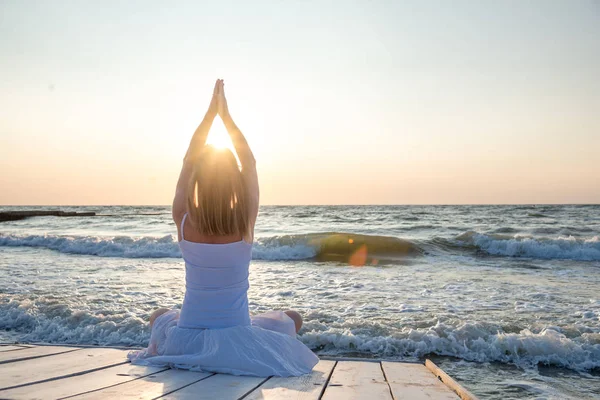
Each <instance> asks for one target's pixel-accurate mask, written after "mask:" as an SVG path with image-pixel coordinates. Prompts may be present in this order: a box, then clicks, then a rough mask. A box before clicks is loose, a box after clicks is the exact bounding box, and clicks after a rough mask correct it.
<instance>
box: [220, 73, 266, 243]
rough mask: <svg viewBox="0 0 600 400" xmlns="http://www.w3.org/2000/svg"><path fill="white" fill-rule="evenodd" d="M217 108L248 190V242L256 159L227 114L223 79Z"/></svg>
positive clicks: (254, 209)
mask: <svg viewBox="0 0 600 400" xmlns="http://www.w3.org/2000/svg"><path fill="white" fill-rule="evenodd" d="M217 98H218V100H217V108H218V110H219V116H220V117H221V119H222V120H223V124H224V125H225V128H226V129H227V133H229V137H230V138H231V142H232V143H233V147H234V148H235V152H236V153H237V156H238V158H239V159H240V163H241V164H242V176H243V179H244V182H245V183H246V188H247V190H248V203H249V212H250V224H249V225H250V232H249V236H248V239H247V240H249V241H250V242H251V241H252V240H253V238H254V224H255V222H256V217H257V216H258V205H259V196H260V193H259V188H258V173H257V172H256V160H255V159H254V154H252V150H250V145H248V142H247V141H246V138H245V137H244V134H243V133H242V131H241V130H240V129H239V128H238V127H237V125H236V124H235V122H233V119H232V118H231V115H230V114H229V108H228V107H227V99H225V89H224V84H223V81H221V82H220V83H219V84H218V88H217Z"/></svg>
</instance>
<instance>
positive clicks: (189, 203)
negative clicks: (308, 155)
mask: <svg viewBox="0 0 600 400" xmlns="http://www.w3.org/2000/svg"><path fill="white" fill-rule="evenodd" d="M217 114H218V115H219V116H220V117H221V119H222V120H223V123H224V124H225V127H226V128H227V132H228V133H229V135H230V137H231V140H232V142H233V145H234V147H235V151H236V153H237V155H238V158H239V160H240V163H241V168H242V169H241V171H240V169H239V167H238V164H237V161H236V159H235V157H234V155H233V153H232V152H231V151H230V150H227V149H216V148H214V147H212V146H206V138H207V136H208V132H209V130H210V127H211V125H212V122H213V120H214V118H215V117H216V116H217ZM257 215H258V177H257V173H256V162H255V160H254V156H253V155H252V151H251V150H250V146H248V143H247V142H246V139H245V138H244V135H243V134H242V132H241V131H240V130H239V129H238V127H237V126H236V125H235V123H234V122H233V119H232V118H231V115H230V114H229V110H228V108H227V101H226V100H225V94H224V90H223V81H222V80H217V82H216V83H215V89H214V92H213V97H212V101H211V102H210V106H209V108H208V111H207V113H206V115H205V116H204V120H203V121H202V123H201V124H200V126H199V127H198V129H196V132H195V133H194V136H193V137H192V140H191V143H190V147H189V149H188V151H187V154H186V156H185V159H184V161H183V168H182V170H181V174H180V176H179V181H178V182H177V189H176V191H175V199H174V201H173V219H174V221H175V223H176V224H177V234H178V238H179V247H180V249H181V254H182V256H183V259H184V261H185V270H186V277H185V279H186V292H185V298H184V301H183V305H182V307H181V312H180V311H179V310H175V309H173V310H168V309H165V308H163V309H159V310H156V311H155V312H154V313H153V314H152V315H151V317H150V326H151V328H152V334H151V337H150V344H149V346H148V348H147V349H145V350H142V351H138V352H132V353H130V355H129V358H130V359H131V360H132V362H133V363H134V364H143V365H173V366H177V367H178V368H187V369H195V370H203V371H210V372H221V373H230V374H234V375H252V376H271V375H275V376H298V375H302V374H306V373H308V372H310V371H311V370H312V368H313V367H314V365H315V364H316V363H317V362H318V358H317V356H315V354H314V353H313V352H312V351H310V349H308V348H307V347H306V346H305V345H304V344H302V342H300V341H299V340H297V339H296V333H297V331H298V330H299V329H300V327H301V325H302V318H301V317H300V314H298V313H297V312H295V311H286V312H281V311H273V312H269V313H266V314H262V315H258V316H254V317H250V314H249V311H248V295H247V292H248V287H249V284H248V268H249V264H250V259H251V256H252V241H253V239H254V224H255V222H256V217H257Z"/></svg>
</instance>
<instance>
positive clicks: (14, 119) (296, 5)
mask: <svg viewBox="0 0 600 400" xmlns="http://www.w3.org/2000/svg"><path fill="white" fill-rule="evenodd" d="M0 55H1V57H2V62H1V63H0V168H1V170H2V173H1V174H0V186H1V187H2V188H3V190H2V191H1V193H0V204H65V203H67V204H168V203H170V201H171V196H172V190H173V186H174V181H175V179H176V177H177V174H178V172H179V168H180V165H181V158H182V156H183V154H184V152H185V149H186V146H187V143H188V141H189V138H190V136H191V133H192V132H193V130H194V129H195V126H196V124H197V123H198V122H199V121H200V120H201V118H202V115H203V112H204V111H205V109H206V106H207V104H208V101H209V97H210V93H211V90H212V85H213V84H214V79H216V78H218V77H220V78H224V79H225V82H226V91H227V95H228V99H229V103H230V108H231V110H232V113H233V116H234V118H235V119H236V120H237V122H238V125H240V127H241V128H242V130H243V131H244V133H245V134H246V135H247V137H248V140H249V141H250V144H251V145H252V146H253V148H254V149H255V153H256V156H257V159H258V165H259V174H260V180H261V193H262V201H263V203H265V204H326V203H329V204H331V203H333V204H339V203H341V204H355V203H359V204H365V203H378V204H379V203H393V204H405V203H429V204H435V203H545V202H550V203H573V202H583V203H586V202H587V203H591V202H593V203H598V202H600V179H599V177H600V161H599V159H600V157H599V156H598V155H599V154H600V79H599V78H598V76H599V75H598V71H600V2H598V1H410V2H409V1H385V2H384V1H338V2H328V1H321V2H317V1H315V2H309V1H302V2H291V1H290V2H287V1H286V2H284V1H254V2H244V1H239V2H226V1H215V2H192V1H189V2H183V1H179V2H164V1H163V2H159V1H135V2H134V1H127V2H125V1H102V2H100V1H97V2H91V1H0Z"/></svg>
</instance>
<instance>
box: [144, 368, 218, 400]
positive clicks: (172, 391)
mask: <svg viewBox="0 0 600 400" xmlns="http://www.w3.org/2000/svg"><path fill="white" fill-rule="evenodd" d="M215 375H216V374H215V373H213V374H210V375H208V376H205V377H204V378H200V379H198V380H197V381H194V382H190V383H188V384H187V385H184V386H181V387H178V388H177V389H175V390H171V391H170V392H167V393H163V394H161V395H160V396H158V397H154V398H153V399H152V400H156V399H160V398H161V397H165V396H168V395H170V394H171V393H175V392H176V391H178V390H181V389H184V388H186V387H188V386H190V385H193V384H194V383H198V382H200V381H203V380H205V379H208V378H210V377H211V376H215Z"/></svg>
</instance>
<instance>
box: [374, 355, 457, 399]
mask: <svg viewBox="0 0 600 400" xmlns="http://www.w3.org/2000/svg"><path fill="white" fill-rule="evenodd" d="M381 366H382V367H383V372H384V374H385V377H386V379H387V381H388V383H389V385H390V389H391V391H392V395H393V396H394V399H396V400H401V399H407V400H412V399H414V400H431V399H435V400H457V397H456V394H455V393H454V392H453V391H452V390H450V389H449V388H448V387H447V386H446V385H444V384H443V383H442V382H440V381H439V380H438V379H437V378H436V376H435V375H433V374H432V373H431V372H430V371H429V370H428V369H427V368H426V367H425V366H424V365H423V364H405V363H400V362H382V363H381Z"/></svg>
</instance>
